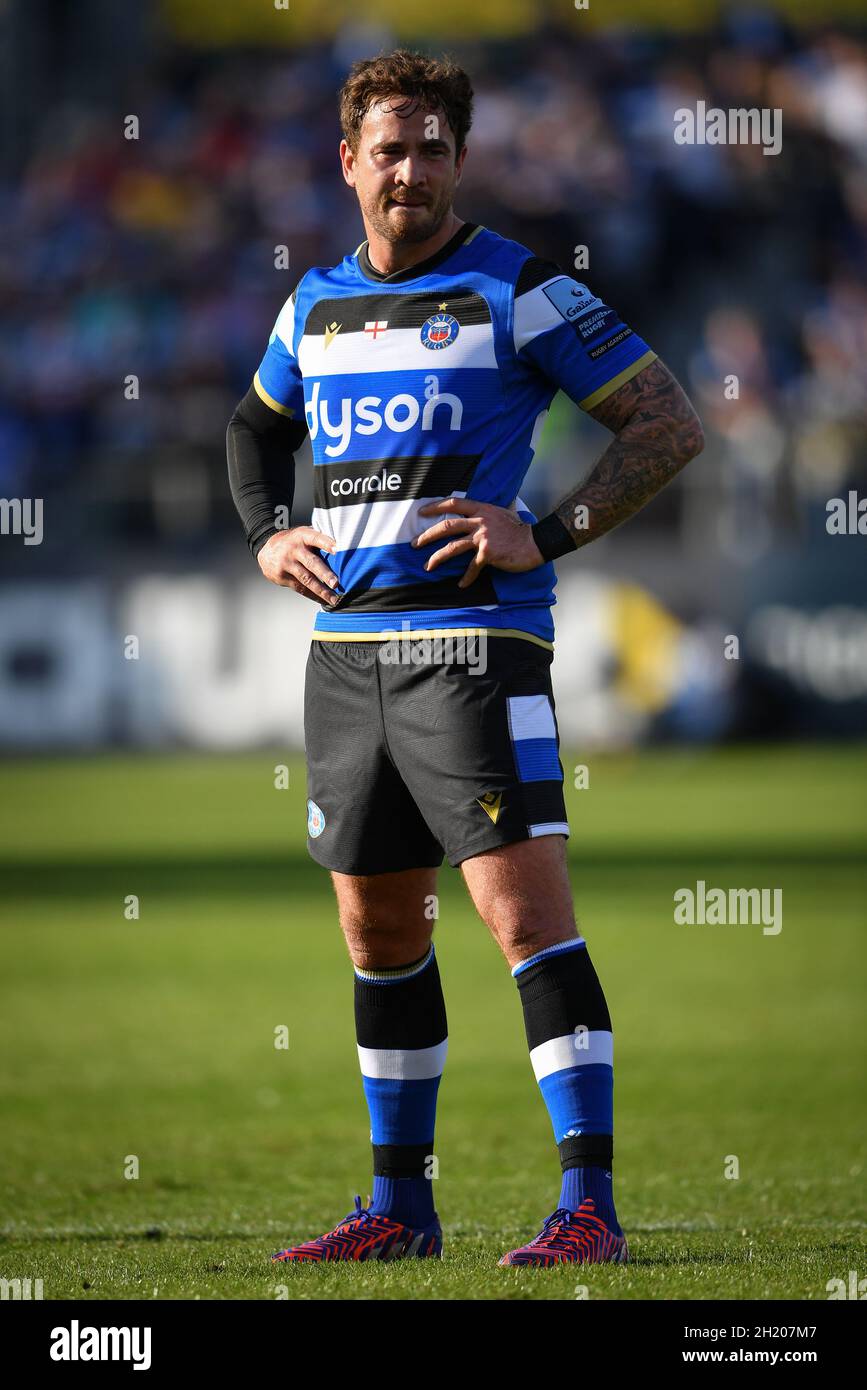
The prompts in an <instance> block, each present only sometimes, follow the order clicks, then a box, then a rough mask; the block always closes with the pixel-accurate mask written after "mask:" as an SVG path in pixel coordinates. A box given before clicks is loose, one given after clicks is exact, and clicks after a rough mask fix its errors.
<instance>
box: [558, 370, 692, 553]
mask: <svg viewBox="0 0 867 1390" xmlns="http://www.w3.org/2000/svg"><path fill="white" fill-rule="evenodd" d="M588 414H590V415H592V416H593V418H594V420H598V421H599V422H600V424H603V425H605V426H607V428H608V429H610V430H612V431H613V433H614V436H615V437H614V439H612V441H611V443H610V444H609V445H608V448H607V449H606V450H605V453H604V454H603V455H602V457H601V459H600V460H599V462H598V463H597V464H596V466H595V467H594V468H593V469H592V471H591V472H590V474H589V475H588V476H587V478H585V480H584V482H583V483H581V484H580V486H579V487H576V488H575V489H574V490H573V491H572V492H570V493H569V494H568V495H567V496H566V497H564V498H563V500H562V502H559V503H558V505H557V506H556V507H555V508H554V511H553V512H552V513H551V515H550V516H547V517H545V518H544V519H543V520H542V521H538V522H536V524H535V525H534V526H533V528H532V530H533V539H534V541H535V542H536V545H537V547H538V549H539V552H540V554H541V555H543V556H544V558H545V559H546V560H550V559H556V558H557V556H559V555H564V554H566V553H567V552H568V551H569V550H574V549H576V548H577V547H578V546H581V545H589V544H590V542H591V541H595V540H597V539H598V538H599V536H604V535H605V532H606V531H611V530H612V529H613V528H614V527H615V526H619V525H620V523H621V522H622V521H626V520H627V519H628V518H629V517H631V516H633V515H634V514H635V513H636V512H637V511H639V510H640V509H641V508H642V507H643V506H645V504H646V503H648V502H649V501H650V499H651V497H655V496H656V494H657V492H659V491H660V489H661V488H664V487H665V485H666V483H668V482H670V481H671V479H672V478H673V477H674V476H675V474H676V473H679V472H680V470H681V469H682V468H683V467H684V466H685V465H686V464H687V463H689V461H690V459H692V458H695V456H696V454H699V453H701V450H702V449H703V448H704V434H703V432H702V427H701V422H700V420H699V418H698V416H697V415H696V413H695V411H694V410H693V408H692V406H691V405H690V402H689V400H688V398H687V396H686V393H685V391H684V390H683V388H682V387H681V386H680V385H679V384H678V382H677V381H676V380H675V378H674V377H673V376H672V374H671V372H670V371H669V370H668V368H667V367H666V366H664V365H663V363H662V362H661V361H660V360H659V359H658V358H657V360H656V361H655V362H651V364H650V366H649V367H645V368H644V369H643V370H642V371H640V372H639V373H638V374H637V375H636V376H634V377H633V378H632V380H631V381H627V382H626V384H625V385H624V386H621V387H620V389H619V390H618V391H614V392H612V394H611V395H610V396H609V397H608V398H607V399H606V400H604V401H602V402H601V403H600V404H599V405H598V406H596V407H594V409H592V410H590V411H589V412H588Z"/></svg>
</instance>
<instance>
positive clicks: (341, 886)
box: [331, 869, 437, 970]
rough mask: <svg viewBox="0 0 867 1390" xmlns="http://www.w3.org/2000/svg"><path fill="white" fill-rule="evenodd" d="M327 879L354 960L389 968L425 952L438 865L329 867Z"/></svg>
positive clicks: (362, 965) (375, 967)
mask: <svg viewBox="0 0 867 1390" xmlns="http://www.w3.org/2000/svg"><path fill="white" fill-rule="evenodd" d="M331 880H332V883H333V885H334V892H335V894H336V895H337V907H338V912H339V914H340V926H341V929H342V931H343V935H344V936H345V938H346V945H347V948H348V950H349V955H350V957H351V959H352V963H353V965H355V966H357V967H358V968H359V969H360V970H388V969H394V968H396V967H398V966H402V965H407V964H409V962H411V961H415V960H419V959H420V958H421V957H422V956H423V955H424V954H425V952H426V951H427V949H428V947H429V946H430V942H431V934H432V932H433V927H434V918H433V914H432V913H431V912H430V911H429V906H430V900H431V898H432V896H433V894H434V893H435V892H436V881H437V870H436V869H405V870H401V871H400V872H398V873H393V874H338V873H332V875H331Z"/></svg>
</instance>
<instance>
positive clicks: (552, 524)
mask: <svg viewBox="0 0 867 1390" xmlns="http://www.w3.org/2000/svg"><path fill="white" fill-rule="evenodd" d="M530 530H531V531H532V532H533V540H534V541H535V542H536V549H537V550H538V551H539V553H540V554H541V556H542V558H543V559H544V560H558V559H559V558H560V556H561V555H568V554H569V551H570V550H577V549H578V546H577V545H576V544H575V540H574V538H573V537H572V535H571V534H570V533H569V531H567V529H566V527H565V526H564V525H563V523H562V521H561V520H560V518H559V516H558V515H557V513H556V512H551V514H550V516H546V517H543V518H542V520H541V521H537V522H536V523H535V524H534V525H533V526H531V527H530Z"/></svg>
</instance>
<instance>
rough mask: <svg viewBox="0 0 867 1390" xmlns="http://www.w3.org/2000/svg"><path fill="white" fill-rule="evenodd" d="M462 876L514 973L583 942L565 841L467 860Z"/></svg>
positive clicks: (548, 839)
mask: <svg viewBox="0 0 867 1390" xmlns="http://www.w3.org/2000/svg"><path fill="white" fill-rule="evenodd" d="M461 872H462V874H463V876H464V882H465V883H466V885H467V888H468V890H469V894H470V897H471V898H472V900H473V903H474V905H475V908H476V911H477V912H478V914H479V916H480V917H481V919H482V921H483V922H484V923H485V925H486V926H487V927H488V929H489V930H490V932H491V933H492V935H493V937H494V939H495V941H496V942H497V944H498V945H499V947H500V950H501V951H502V952H503V955H504V956H505V957H506V960H507V961H508V962H509V965H510V967H514V966H516V965H517V964H518V963H519V962H520V961H522V960H526V959H527V958H528V957H529V956H532V955H535V954H536V952H537V951H543V950H545V948H546V947H547V946H555V945H557V944H558V943H559V942H561V941H569V940H570V939H571V938H572V937H576V936H577V930H576V927H575V913H574V910H573V907H572V890H571V887H570V884H569V873H568V870H567V867H566V840H565V837H564V836H562V835H543V836H541V837H540V838H539V839H537V840H518V841H516V842H515V843H514V844H511V845H501V846H499V847H498V848H497V849H490V850H486V851H485V853H484V854H476V855H473V857H472V858H471V859H465V860H464V861H463V863H462V864H461Z"/></svg>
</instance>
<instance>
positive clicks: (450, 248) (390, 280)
mask: <svg viewBox="0 0 867 1390" xmlns="http://www.w3.org/2000/svg"><path fill="white" fill-rule="evenodd" d="M477 230H481V229H480V228H479V226H478V223H476V222H465V223H464V225H463V226H462V227H458V230H457V231H456V232H455V234H454V236H453V237H452V238H451V239H450V240H449V241H447V242H446V243H445V245H444V246H441V247H440V249H439V251H435V252H434V253H433V255H432V256H428V258H427V260H424V261H417V262H416V264H415V265H410V266H407V267H406V269H405V270H394V271H392V273H391V275H384V274H383V273H382V271H381V270H377V269H376V267H375V266H373V265H371V263H370V256H369V255H368V244H367V242H366V241H363V242H362V243H361V245H360V246H359V248H358V252H357V253H356V257H355V262H356V265H357V266H358V269H359V270H360V271H361V274H362V275H363V276H364V278H365V279H366V280H375V281H376V282H377V283H378V284H386V285H399V284H401V283H402V282H403V281H404V280H419V279H421V277H422V276H423V275H427V274H428V273H429V271H431V270H433V269H434V267H435V266H438V265H441V264H442V262H443V261H446V260H448V258H449V256H453V255H454V253H455V252H456V251H457V249H458V247H460V246H463V244H464V242H465V241H467V239H468V238H469V237H470V236H471V235H472V234H473V232H475V231H477Z"/></svg>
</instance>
